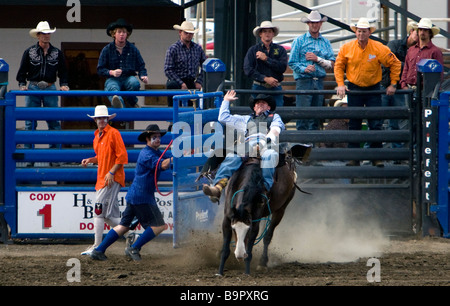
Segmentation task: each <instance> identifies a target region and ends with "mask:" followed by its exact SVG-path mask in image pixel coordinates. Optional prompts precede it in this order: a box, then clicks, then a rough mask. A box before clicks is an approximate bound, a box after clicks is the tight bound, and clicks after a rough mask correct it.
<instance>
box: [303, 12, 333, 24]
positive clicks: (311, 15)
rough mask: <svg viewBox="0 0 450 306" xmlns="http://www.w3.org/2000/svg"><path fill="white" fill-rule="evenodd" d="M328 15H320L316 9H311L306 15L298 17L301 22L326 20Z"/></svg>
mask: <svg viewBox="0 0 450 306" xmlns="http://www.w3.org/2000/svg"><path fill="white" fill-rule="evenodd" d="M327 20H328V17H326V16H324V17H322V16H321V15H320V13H319V12H318V11H311V12H310V13H309V15H308V16H306V17H302V18H301V19H300V21H301V22H304V23H307V22H326V21H327Z"/></svg>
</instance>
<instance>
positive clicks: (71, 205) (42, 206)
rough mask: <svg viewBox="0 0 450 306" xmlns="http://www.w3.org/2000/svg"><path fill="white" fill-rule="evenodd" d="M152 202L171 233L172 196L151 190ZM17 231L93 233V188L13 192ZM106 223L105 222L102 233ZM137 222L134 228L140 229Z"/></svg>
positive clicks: (121, 196) (122, 199) (121, 203)
mask: <svg viewBox="0 0 450 306" xmlns="http://www.w3.org/2000/svg"><path fill="white" fill-rule="evenodd" d="M125 196H126V192H119V195H118V198H119V208H120V212H121V214H122V212H123V211H124V210H125V207H126V201H125ZM155 198H156V203H157V205H158V208H159V210H160V211H161V213H162V215H163V217H164V221H165V222H166V224H167V225H168V229H167V230H166V231H164V234H172V233H173V196H172V194H170V195H168V196H161V195H160V194H157V193H156V194H155ZM17 201H18V202H17V203H18V204H17V228H18V230H17V233H18V234H94V230H93V229H94V221H93V216H94V204H95V192H94V191H92V192H90V191H61V192H60V191H50V192H44V191H26V192H24V191H20V192H18V194H17ZM109 230H110V227H109V226H108V225H107V224H105V233H107V232H108V231H109ZM143 230H144V229H143V228H142V227H141V226H140V225H139V226H138V228H137V229H136V231H137V232H143Z"/></svg>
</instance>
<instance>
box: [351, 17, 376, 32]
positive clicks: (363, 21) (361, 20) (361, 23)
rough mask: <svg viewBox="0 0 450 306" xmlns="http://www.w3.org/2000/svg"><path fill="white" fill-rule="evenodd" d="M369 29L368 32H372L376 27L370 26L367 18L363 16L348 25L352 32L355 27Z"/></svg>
mask: <svg viewBox="0 0 450 306" xmlns="http://www.w3.org/2000/svg"><path fill="white" fill-rule="evenodd" d="M358 28H359V29H369V31H370V33H373V32H374V31H375V29H376V27H374V26H371V25H370V23H369V20H368V19H367V18H365V17H361V18H359V20H358V23H356V24H352V25H351V26H350V29H352V31H353V32H356V29H358Z"/></svg>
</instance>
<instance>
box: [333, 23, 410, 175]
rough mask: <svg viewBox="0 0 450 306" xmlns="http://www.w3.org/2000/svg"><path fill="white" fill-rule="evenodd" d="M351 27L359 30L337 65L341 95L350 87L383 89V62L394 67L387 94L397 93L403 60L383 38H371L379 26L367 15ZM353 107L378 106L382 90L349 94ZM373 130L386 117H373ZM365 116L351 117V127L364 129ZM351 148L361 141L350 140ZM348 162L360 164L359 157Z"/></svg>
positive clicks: (377, 162) (378, 145)
mask: <svg viewBox="0 0 450 306" xmlns="http://www.w3.org/2000/svg"><path fill="white" fill-rule="evenodd" d="M350 28H351V29H352V30H353V31H354V32H355V34H356V39H355V40H353V41H351V42H348V43H346V44H344V45H343V46H342V47H341V48H340V50H339V53H338V56H337V58H336V63H335V65H334V75H335V78H336V82H337V84H338V87H337V90H336V92H337V95H338V96H339V98H341V99H342V98H343V97H344V96H345V95H346V93H347V91H350V92H351V91H353V90H354V91H376V90H380V81H381V76H382V73H381V71H382V69H381V65H384V66H385V67H389V68H390V69H391V73H390V77H391V84H390V85H389V86H388V87H387V88H386V94H387V95H393V94H395V90H396V87H397V82H398V80H399V79H400V70H401V63H400V61H399V60H398V59H397V57H396V56H395V55H394V53H392V51H391V50H389V48H388V47H387V46H385V45H383V44H382V43H380V42H377V41H374V40H372V39H370V35H371V33H373V31H375V27H373V26H371V25H370V23H369V21H368V19H367V18H364V17H362V18H360V19H359V21H358V23H357V24H354V25H351V26H350ZM344 74H345V75H346V76H347V79H348V81H349V83H348V89H347V87H346V86H345V84H344ZM347 101H348V106H349V107H355V106H357V107H363V106H366V107H374V106H381V94H373V95H349V96H348V98H347ZM368 122H369V128H370V129H371V130H381V128H382V121H381V120H379V119H369V120H368ZM361 126H362V119H350V121H349V130H361ZM348 147H349V148H359V147H360V144H359V143H349V145H348ZM370 147H371V148H381V147H382V143H381V142H372V143H371V144H370ZM347 165H348V166H359V165H360V161H359V160H352V161H350V162H348V163H347ZM372 165H374V166H377V167H384V163H383V161H381V160H374V161H372Z"/></svg>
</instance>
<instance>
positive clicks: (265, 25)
mask: <svg viewBox="0 0 450 306" xmlns="http://www.w3.org/2000/svg"><path fill="white" fill-rule="evenodd" d="M262 29H273V33H274V37H275V36H277V35H278V33H280V29H279V28H278V27H277V26H274V25H273V24H272V22H270V21H263V22H261V25H259V26H257V27H256V28H254V29H253V35H255V37H259V32H260V31H261V30H262Z"/></svg>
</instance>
